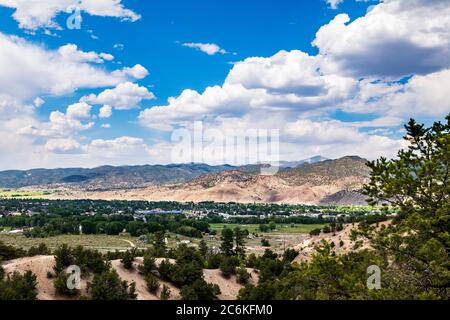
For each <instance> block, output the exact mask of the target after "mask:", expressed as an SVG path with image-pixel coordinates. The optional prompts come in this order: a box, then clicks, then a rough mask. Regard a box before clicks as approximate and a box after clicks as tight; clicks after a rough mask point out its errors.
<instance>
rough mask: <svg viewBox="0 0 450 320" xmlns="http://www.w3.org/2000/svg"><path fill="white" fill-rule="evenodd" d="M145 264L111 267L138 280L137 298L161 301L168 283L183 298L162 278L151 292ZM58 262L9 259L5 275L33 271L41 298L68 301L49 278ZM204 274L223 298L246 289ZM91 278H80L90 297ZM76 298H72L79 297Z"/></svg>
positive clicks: (175, 295)
mask: <svg viewBox="0 0 450 320" xmlns="http://www.w3.org/2000/svg"><path fill="white" fill-rule="evenodd" d="M163 260H164V259H156V265H159V264H160V263H161V261H163ZM169 261H170V262H171V263H175V261H174V260H169ZM142 263H143V258H136V259H135V262H134V264H133V269H132V270H126V269H125V268H124V267H123V266H122V263H121V262H120V260H114V261H111V265H112V268H113V269H114V270H116V271H117V273H118V274H119V277H120V278H121V279H122V280H125V281H127V282H128V283H132V282H135V283H136V293H137V299H138V300H159V297H160V294H161V290H162V287H163V285H164V284H165V285H167V286H168V287H169V288H170V291H171V296H170V300H180V299H181V296H180V290H179V289H178V288H176V287H175V286H173V285H172V284H170V283H168V282H166V281H162V280H160V289H159V290H158V292H157V293H156V295H155V294H151V293H150V292H148V290H147V283H146V282H145V279H144V277H143V276H142V275H141V274H140V273H139V271H138V270H139V269H138V268H139V265H141V264H142ZM54 265H55V259H54V257H53V256H36V257H30V258H21V259H16V260H12V261H9V262H6V263H4V264H3V267H4V269H5V271H6V274H12V273H13V272H16V271H17V272H19V273H21V274H23V273H25V272H26V271H28V270H30V271H31V272H33V273H34V274H35V275H36V277H37V281H38V284H37V290H38V297H37V298H38V299H39V300H68V299H69V298H67V297H64V296H59V295H57V294H56V292H55V288H54V285H53V279H49V278H48V277H47V273H48V272H53V267H54ZM248 272H249V273H250V274H251V279H250V283H251V284H257V283H258V280H259V277H258V274H257V272H256V271H255V270H254V269H248ZM203 273H204V277H205V280H206V282H207V283H212V284H217V285H218V286H219V287H220V290H221V292H222V293H221V294H220V295H219V297H218V298H219V299H220V300H235V299H236V297H237V295H238V293H239V290H240V289H242V288H243V286H242V285H240V284H238V283H237V282H236V276H232V277H230V278H229V279H225V278H224V277H223V276H222V274H221V272H220V270H204V271H203ZM88 281H92V277H90V279H82V281H81V293H80V294H81V295H86V296H88V293H87V290H86V288H87V282H88ZM77 298H78V297H74V298H73V299H77Z"/></svg>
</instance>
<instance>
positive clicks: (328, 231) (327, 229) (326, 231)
mask: <svg viewBox="0 0 450 320" xmlns="http://www.w3.org/2000/svg"><path fill="white" fill-rule="evenodd" d="M322 231H323V233H331V232H332V230H331V227H330V226H325V227H324V228H323V229H322Z"/></svg>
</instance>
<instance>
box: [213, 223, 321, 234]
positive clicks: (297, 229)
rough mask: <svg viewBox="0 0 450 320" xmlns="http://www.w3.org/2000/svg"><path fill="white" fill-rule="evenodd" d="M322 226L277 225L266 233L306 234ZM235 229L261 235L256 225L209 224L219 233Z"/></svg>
mask: <svg viewBox="0 0 450 320" xmlns="http://www.w3.org/2000/svg"><path fill="white" fill-rule="evenodd" d="M324 226H325V225H324V224H296V225H293V226H292V225H291V224H277V229H276V230H274V231H271V232H268V233H269V234H308V233H310V232H311V231H312V230H314V229H318V228H323V227H324ZM225 227H227V228H232V229H234V228H236V227H240V228H242V229H246V230H248V231H249V232H250V233H261V234H263V233H262V232H261V231H260V230H259V225H257V224H249V225H247V224H226V223H214V224H211V228H212V229H214V230H216V231H219V232H220V231H221V230H222V229H223V228H225Z"/></svg>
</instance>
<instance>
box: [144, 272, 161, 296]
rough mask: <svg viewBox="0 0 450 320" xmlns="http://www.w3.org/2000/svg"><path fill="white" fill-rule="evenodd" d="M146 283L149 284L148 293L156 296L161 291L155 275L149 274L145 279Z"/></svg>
mask: <svg viewBox="0 0 450 320" xmlns="http://www.w3.org/2000/svg"><path fill="white" fill-rule="evenodd" d="M145 281H146V282H147V288H148V291H149V292H150V293H153V294H155V293H156V292H157V291H158V289H159V281H158V279H157V278H156V277H155V276H154V275H152V274H149V275H147V276H146V277H145Z"/></svg>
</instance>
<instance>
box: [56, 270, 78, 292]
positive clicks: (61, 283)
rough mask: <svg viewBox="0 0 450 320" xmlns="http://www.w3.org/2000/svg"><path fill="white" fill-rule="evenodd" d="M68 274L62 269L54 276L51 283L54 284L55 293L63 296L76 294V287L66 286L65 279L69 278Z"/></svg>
mask: <svg viewBox="0 0 450 320" xmlns="http://www.w3.org/2000/svg"><path fill="white" fill-rule="evenodd" d="M69 277H70V274H69V273H67V272H65V271H63V272H60V273H59V275H58V276H57V277H56V279H55V281H54V282H53V285H54V286H55V290H56V293H57V294H60V295H63V296H76V295H77V294H78V290H77V289H69V288H68V286H67V281H68V280H69Z"/></svg>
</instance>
